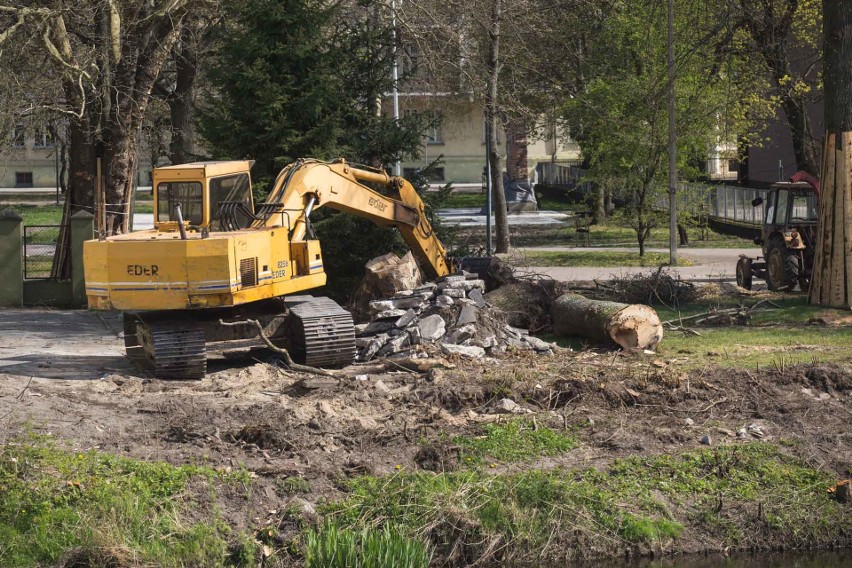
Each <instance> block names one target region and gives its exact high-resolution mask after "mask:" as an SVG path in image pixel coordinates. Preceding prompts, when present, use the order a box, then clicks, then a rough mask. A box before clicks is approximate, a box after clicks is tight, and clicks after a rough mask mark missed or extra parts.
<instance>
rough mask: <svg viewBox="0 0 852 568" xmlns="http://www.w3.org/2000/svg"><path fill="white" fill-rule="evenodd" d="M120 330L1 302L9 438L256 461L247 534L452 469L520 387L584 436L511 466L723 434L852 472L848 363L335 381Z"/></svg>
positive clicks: (587, 367) (503, 371) (540, 367)
mask: <svg viewBox="0 0 852 568" xmlns="http://www.w3.org/2000/svg"><path fill="white" fill-rule="evenodd" d="M119 323H120V322H118V320H117V319H116V318H111V317H105V316H103V315H102V314H97V313H94V312H65V311H47V310H44V311H38V310H26V311H23V310H6V311H0V330H2V335H0V443H5V441H6V440H8V439H10V438H13V437H15V436H18V435H21V434H25V433H27V432H32V431H35V432H38V433H50V434H52V435H53V436H56V437H57V438H59V439H61V440H63V441H65V442H66V443H68V444H69V445H70V446H71V447H72V448H74V449H75V450H89V449H97V450H102V451H107V452H113V453H116V454H120V455H126V456H132V457H136V458H142V459H146V460H164V461H168V462H172V463H176V464H184V463H197V464H208V465H211V466H214V467H222V468H238V467H245V468H246V469H248V470H249V471H251V472H253V473H254V474H255V475H256V476H257V479H256V485H255V489H254V490H253V500H252V502H251V504H250V505H249V508H250V510H249V511H246V506H247V505H246V503H245V501H244V499H242V498H240V499H234V500H233V502H228V500H227V499H225V500H224V502H223V503H222V506H223V512H224V513H225V515H226V516H227V517H229V520H230V521H231V522H233V523H235V524H236V525H237V526H239V525H241V524H253V523H256V522H262V520H263V518H264V516H265V515H267V514H268V512H270V511H273V510H277V509H280V508H281V507H282V504H283V503H286V502H288V501H290V500H293V499H295V498H296V497H295V495H294V494H295V493H300V494H299V495H298V499H303V500H304V501H307V502H309V503H316V502H318V501H320V500H322V499H326V500H330V499H334V498H335V497H336V496H338V495H340V494H341V493H340V492H341V487H342V485H341V482H342V481H343V480H345V479H346V478H348V477H350V476H354V475H358V474H363V473H371V474H377V475H381V474H387V473H391V472H393V471H396V470H397V469H400V468H405V469H406V470H417V469H430V470H441V469H452V468H453V467H455V460H454V456H453V455H452V453H453V450H452V447H448V446H447V445H446V444H444V445H442V444H441V443H436V442H439V441H440V440H451V439H452V437H453V436H455V435H458V434H468V435H476V434H477V433H479V432H480V429H481V427H482V425H483V424H484V423H487V422H491V421H496V420H506V419H507V417H508V416H509V415H506V414H501V413H499V412H498V410H497V404H496V403H497V401H499V400H500V399H503V398H506V397H508V398H511V399H512V400H514V401H515V402H517V403H518V405H519V409H518V410H519V412H520V413H521V415H529V416H535V418H536V421H537V424H539V425H542V424H543V425H548V426H550V427H552V428H568V429H570V430H571V431H572V432H573V433H575V434H576V435H577V436H578V438H579V441H580V444H579V445H578V447H577V448H576V449H574V450H572V451H570V452H568V453H567V454H565V455H563V456H560V457H557V458H545V459H542V460H540V461H539V462H537V463H534V464H507V465H497V467H496V469H495V471H497V472H499V471H515V470H518V469H521V468H529V467H555V466H568V467H571V466H588V465H603V464H605V463H607V462H608V461H610V460H612V459H614V458H616V457H624V456H630V455H637V454H638V455H645V454H656V453H663V452H672V453H677V452H681V451H684V450H688V449H694V448H697V447H702V441H701V440H702V438H704V437H705V436H709V438H710V441H711V443H712V444H713V445H719V444H740V443H744V442H746V441H752V440H755V439H758V438H760V439H763V440H768V441H776V442H777V441H781V440H784V444H783V446H784V448H785V451H789V452H791V453H795V454H797V455H799V456H801V457H804V458H806V459H807V460H808V461H809V462H810V463H811V464H813V465H814V466H815V467H818V468H821V469H825V470H828V471H832V472H835V473H836V474H837V476H838V478H841V477H849V476H850V475H852V471H850V467H852V432H850V429H849V425H850V424H852V404H850V403H852V366H848V365H841V366H838V365H830V366H828V365H824V366H813V365H801V366H793V367H788V368H784V369H761V370H760V371H747V370H720V369H717V368H714V367H712V366H711V363H710V362H709V361H708V366H707V368H706V369H704V370H699V371H692V372H688V373H687V372H681V371H678V370H677V368H676V366H666V367H663V368H660V367H659V366H655V365H659V362H656V361H653V360H652V359H653V358H646V359H643V358H641V357H636V356H629V355H623V354H618V353H611V352H593V351H585V352H572V351H568V350H560V351H559V352H557V353H556V354H554V355H552V356H546V357H543V356H540V355H535V354H532V353H525V354H518V355H507V356H505V357H503V358H501V359H499V360H496V359H483V360H480V361H475V362H465V361H461V360H436V361H434V362H433V363H434V365H435V366H434V368H433V369H431V370H430V371H428V372H425V373H419V372H410V371H406V370H402V369H395V368H394V367H393V366H391V367H390V369H394V370H385V371H382V372H379V373H367V372H364V371H365V369H367V367H360V368H359V367H357V366H353V367H351V368H349V369H347V370H346V373H345V377H342V378H336V379H328V378H324V377H317V376H312V375H304V374H298V373H292V372H289V371H286V370H285V369H282V368H281V367H280V366H278V365H277V364H275V362H274V360H272V359H271V358H270V360H271V361H272V362H264V361H259V360H258V359H259V358H260V357H259V352H250V353H247V354H244V356H243V357H242V358H237V359H224V358H221V357H218V358H216V359H214V360H212V361H211V365H210V367H211V368H210V372H209V374H208V376H207V377H206V378H205V379H204V380H201V381H160V380H155V379H151V378H148V377H146V376H145V375H144V374H142V373H141V372H139V371H138V370H137V369H135V368H134V367H133V366H132V365H131V364H130V363H129V362H127V361H126V360H125V359H124V357H123V355H122V351H123V347H122V343H121V339H120V331H119V330H120V325H119ZM373 367H374V366H373ZM741 429H745V430H744V437H742V436H743V434H742V433H740V434H739V435H738V431H740V430H741ZM705 441H706V440H705ZM424 446H425V448H426V449H424ZM299 478H301V480H304V481H307V484H305V483H304V482H303V481H300V482H299V483H298V484H296V483H294V482H293V480H298V479H299ZM294 488H295V489H294ZM304 501H299V503H304Z"/></svg>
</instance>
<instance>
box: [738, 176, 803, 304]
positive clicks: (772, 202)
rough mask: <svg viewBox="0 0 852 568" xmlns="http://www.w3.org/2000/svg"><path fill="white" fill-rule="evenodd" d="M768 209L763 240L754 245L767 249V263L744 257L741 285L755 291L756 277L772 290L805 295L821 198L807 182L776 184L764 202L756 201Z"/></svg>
mask: <svg viewBox="0 0 852 568" xmlns="http://www.w3.org/2000/svg"><path fill="white" fill-rule="evenodd" d="M752 205H753V206H755V207H760V206H761V205H762V206H763V207H764V216H763V226H762V228H761V236H760V237H758V238H756V239H754V243H755V244H757V245H761V247H762V249H763V259H764V260H763V261H762V262H761V261H760V259H759V258H758V259H754V260H753V259H750V258H748V257H745V256H742V257H741V258H740V261H739V262H738V263H737V284H738V285H739V286H741V287H743V288H746V289H751V283H752V278H753V277H754V276H756V277H758V278H763V279H765V280H766V283H767V286H768V287H769V289H770V290H782V291H791V290H793V288H795V287H796V285H797V284H798V285H799V287H800V288H801V289H802V291H807V289H808V286H809V285H810V278H811V273H812V271H813V264H814V250H815V248H814V245H815V244H816V227H817V221H818V217H819V195H818V193H817V191H815V189H814V187H813V186H812V185H811V184H810V183H807V182H778V183H775V184H772V186H770V188H769V192H768V195H767V196H766V199H765V200H764V199H763V198H762V197H758V198H757V199H755V200H754V201H752Z"/></svg>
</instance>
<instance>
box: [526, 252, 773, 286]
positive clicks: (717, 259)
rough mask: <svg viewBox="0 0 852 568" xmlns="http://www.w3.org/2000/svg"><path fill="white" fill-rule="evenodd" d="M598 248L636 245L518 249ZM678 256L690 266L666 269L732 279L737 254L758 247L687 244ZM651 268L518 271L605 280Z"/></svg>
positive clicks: (568, 278)
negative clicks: (694, 246) (684, 259)
mask: <svg viewBox="0 0 852 568" xmlns="http://www.w3.org/2000/svg"><path fill="white" fill-rule="evenodd" d="M601 250H609V251H621V252H635V251H636V250H637V249H636V248H628V247H608V248H606V249H602V248H593V247H583V248H580V247H529V248H525V249H522V250H519V251H518V252H534V251H560V252H561V251H564V252H580V253H583V252H599V251H601ZM646 250H647V251H648V252H659V253H668V252H669V251H668V249H661V248H651V249H646ZM678 252H679V254H680V255H681V256H684V257H687V258H689V259H690V260H692V261H693V263H694V264H693V266H677V267H675V268H668V269H667V270H669V271H671V272H674V273H677V274H679V275H680V276H681V278H683V279H684V280H697V281H701V280H735V279H736V266H737V260H739V258H740V255H741V254H745V255H748V256H752V257H754V256H757V255H759V254H760V249H758V248H757V247H750V248H736V249H734V248H689V247H683V248H680V249H678ZM651 270H654V269H653V268H651V267H641V266H609V267H605V268H602V267H594V266H548V267H535V266H532V267H529V268H525V269H523V270H521V272H527V273H535V274H545V275H547V276H550V277H551V278H553V279H554V280H562V281H572V280H606V279H609V278H611V277H613V276H626V275H630V274H643V273H648V272H650V271H651Z"/></svg>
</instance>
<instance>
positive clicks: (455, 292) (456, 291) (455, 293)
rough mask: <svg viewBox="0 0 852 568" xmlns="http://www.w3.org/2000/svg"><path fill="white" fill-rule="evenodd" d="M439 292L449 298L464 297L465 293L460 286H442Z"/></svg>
mask: <svg viewBox="0 0 852 568" xmlns="http://www.w3.org/2000/svg"><path fill="white" fill-rule="evenodd" d="M441 293H442V294H443V295H444V296H449V297H450V298H464V297H465V296H466V295H467V294H466V293H465V291H464V290H463V289H461V288H444V289H443V290H442V291H441Z"/></svg>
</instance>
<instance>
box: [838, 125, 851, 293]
mask: <svg viewBox="0 0 852 568" xmlns="http://www.w3.org/2000/svg"><path fill="white" fill-rule="evenodd" d="M839 154H840V156H842V158H843V161H842V162H840V163H838V165H837V173H838V175H839V176H840V177H841V178H842V180H843V184H842V187H843V213H844V214H843V257H844V274H845V278H844V279H843V281H844V297H843V305H844V306H845V307H848V306H852V282H850V278H852V171H850V168H852V132H844V133H843V143H842V147H841V151H840V153H839ZM839 187H841V184H838V188H839Z"/></svg>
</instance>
